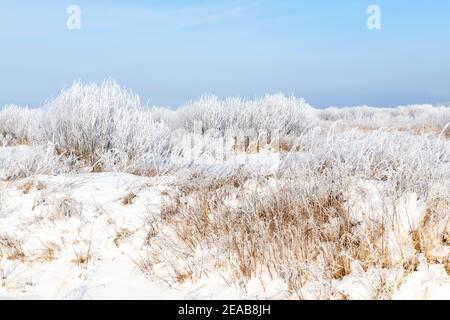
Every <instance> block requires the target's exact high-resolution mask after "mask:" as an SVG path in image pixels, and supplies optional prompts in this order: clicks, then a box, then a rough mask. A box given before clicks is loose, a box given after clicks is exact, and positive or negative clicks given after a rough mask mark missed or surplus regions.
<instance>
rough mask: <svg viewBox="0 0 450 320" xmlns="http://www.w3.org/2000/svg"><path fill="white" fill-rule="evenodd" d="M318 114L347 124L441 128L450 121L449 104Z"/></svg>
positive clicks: (422, 128)
mask: <svg viewBox="0 0 450 320" xmlns="http://www.w3.org/2000/svg"><path fill="white" fill-rule="evenodd" d="M318 117H319V118H320V119H321V120H323V121H325V122H336V121H341V125H342V126H343V127H346V128H355V127H359V128H362V129H379V128H395V129H405V130H409V129H416V130H419V131H420V130H425V131H434V132H439V131H440V130H442V129H444V127H445V126H446V125H447V124H448V123H450V107H449V106H431V105H411V106H402V107H397V108H373V107H368V106H361V107H351V108H328V109H325V110H318Z"/></svg>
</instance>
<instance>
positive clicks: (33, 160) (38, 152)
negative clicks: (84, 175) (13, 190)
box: [0, 144, 80, 180]
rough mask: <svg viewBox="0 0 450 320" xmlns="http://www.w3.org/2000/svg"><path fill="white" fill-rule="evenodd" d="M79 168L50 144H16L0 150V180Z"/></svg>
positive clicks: (64, 171)
mask: <svg viewBox="0 0 450 320" xmlns="http://www.w3.org/2000/svg"><path fill="white" fill-rule="evenodd" d="M77 169H80V163H79V162H76V161H74V159H73V158H71V157H60V156H58V155H57V154H56V152H55V148H54V146H53V145H52V144H48V145H39V146H17V147H8V148H3V149H1V150H0V180H10V179H17V178H24V177H28V176H32V175H37V174H61V173H66V172H70V171H75V170H77Z"/></svg>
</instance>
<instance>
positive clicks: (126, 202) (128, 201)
mask: <svg viewBox="0 0 450 320" xmlns="http://www.w3.org/2000/svg"><path fill="white" fill-rule="evenodd" d="M136 197H137V196H136V195H135V194H134V193H133V192H130V193H128V194H127V195H126V196H125V197H123V199H122V204H123V205H124V206H128V205H132V204H133V202H134V199H135V198H136Z"/></svg>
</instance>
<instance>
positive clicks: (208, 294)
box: [0, 173, 450, 299]
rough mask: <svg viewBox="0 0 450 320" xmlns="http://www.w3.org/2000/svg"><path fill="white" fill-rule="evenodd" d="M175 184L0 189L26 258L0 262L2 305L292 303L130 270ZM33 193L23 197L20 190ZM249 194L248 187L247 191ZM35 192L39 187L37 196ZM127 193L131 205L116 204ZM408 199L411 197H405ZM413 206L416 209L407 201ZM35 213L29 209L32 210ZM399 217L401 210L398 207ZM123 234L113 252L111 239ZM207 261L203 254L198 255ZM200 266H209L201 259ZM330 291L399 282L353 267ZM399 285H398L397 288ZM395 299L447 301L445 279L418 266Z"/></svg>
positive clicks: (91, 178) (136, 181) (270, 288)
mask: <svg viewBox="0 0 450 320" xmlns="http://www.w3.org/2000/svg"><path fill="white" fill-rule="evenodd" d="M174 179H175V178H174V177H155V178H148V177H138V176H133V175H129V174H122V173H90V174H70V175H59V176H44V175H41V176H35V177H30V178H26V179H21V180H17V181H11V182H2V183H1V185H0V187H1V188H2V189H3V192H2V200H1V201H2V207H1V208H2V210H1V214H0V235H3V234H9V235H13V236H15V237H17V238H18V239H21V240H22V241H23V249H24V251H25V252H26V254H27V255H29V256H30V257H31V258H30V259H26V260H24V261H21V260H20V259H18V260H9V259H1V260H0V270H1V274H2V278H3V280H2V281H3V285H1V286H0V298H1V299H17V298H20V299H22V298H27V299H236V298H238V299H239V298H240V299H284V298H289V297H291V296H290V295H289V294H288V288H287V286H286V284H285V283H284V282H283V281H282V280H280V279H276V278H270V277H269V276H268V275H267V276H263V277H261V278H258V279H256V278H255V279H251V280H250V281H249V282H248V283H247V284H246V285H245V287H240V286H238V285H236V284H231V283H230V282H229V281H227V279H226V277H225V276H224V275H223V274H221V273H220V272H217V273H215V274H214V273H210V274H207V275H205V274H204V275H202V276H201V277H199V278H198V279H196V280H195V281H194V282H192V281H185V282H183V283H174V282H173V281H171V280H170V279H169V278H168V276H167V272H166V271H165V270H160V269H158V268H157V267H156V268H155V271H154V272H152V274H150V275H144V274H143V273H142V272H141V271H140V270H139V268H138V267H137V265H136V263H135V262H134V261H136V259H137V258H138V257H137V252H138V251H139V250H138V249H139V247H140V246H141V245H142V239H143V237H144V236H145V230H144V229H143V225H144V223H145V221H146V219H148V218H149V216H150V217H152V216H153V217H155V216H157V215H158V214H159V206H160V205H161V201H162V200H161V199H162V196H161V194H162V192H163V191H164V190H170V189H171V188H172V187H173V186H172V183H173V181H174ZM30 181H32V182H33V187H32V188H31V189H30V190H28V191H27V192H25V193H24V187H23V186H24V184H26V183H28V182H30ZM247 184H248V186H249V187H250V188H254V187H255V185H254V182H248V183H247ZM36 186H45V187H42V189H41V190H37V189H38V188H37V187H36ZM130 192H133V193H134V194H135V195H136V198H135V199H134V202H133V203H132V204H130V205H124V204H123V203H122V199H123V198H124V197H125V196H126V195H127V194H129V193H130ZM411 197H413V196H411ZM61 198H64V199H73V201H74V202H69V204H70V205H71V206H79V207H80V208H82V209H81V210H80V209H79V210H80V212H78V213H74V214H73V215H72V216H70V217H63V218H61V217H56V218H55V219H54V220H53V221H50V220H46V219H45V218H42V217H47V218H48V217H49V216H51V214H52V206H54V204H55V203H57V199H61ZM411 202H412V203H413V205H414V206H415V205H416V204H415V202H414V201H411ZM33 208H34V209H33ZM405 210H406V207H405ZM120 229H127V230H130V233H131V234H130V235H129V236H128V237H127V238H126V239H123V240H122V242H121V243H120V245H119V246H117V245H115V244H114V238H115V237H116V232H117V231H118V230H120ZM44 243H56V244H58V245H59V246H60V248H61V249H60V251H59V252H58V253H56V254H55V258H54V259H51V261H45V260H43V259H38V256H39V252H40V251H39V250H42V248H43V244H44ZM88 246H90V252H91V253H92V258H91V259H92V261H91V262H90V263H88V264H86V265H82V266H81V265H77V264H76V263H74V262H73V260H74V259H75V256H76V254H75V253H76V252H83V250H86V248H88ZM204 254H206V253H204ZM202 259H203V260H204V261H206V262H204V263H207V261H208V258H207V257H202ZM352 270H353V272H352V273H351V274H350V275H347V276H345V277H344V278H343V279H342V280H334V281H333V284H332V288H333V290H334V291H335V292H336V293H339V294H341V295H343V296H345V297H346V298H350V299H373V298H376V295H375V294H376V290H375V288H376V287H377V283H378V282H379V279H380V278H382V277H390V276H391V277H392V276H394V277H399V275H401V274H402V272H400V271H399V270H392V271H386V270H384V271H383V270H368V271H367V272H364V271H363V270H362V269H361V268H360V267H358V265H357V264H355V265H354V266H353V267H352ZM399 282H400V281H399ZM321 286H323V283H315V284H314V283H306V284H305V286H304V288H303V289H302V296H303V298H319V297H320V296H321ZM393 297H394V298H395V299H422V298H429V299H437V298H442V299H448V298H450V277H449V276H448V274H447V273H446V271H445V269H443V267H442V265H426V264H424V263H422V264H421V265H420V267H419V268H418V270H417V271H415V272H412V273H411V274H409V275H407V276H406V277H404V279H403V281H401V283H400V285H399V287H398V289H396V290H394V293H393Z"/></svg>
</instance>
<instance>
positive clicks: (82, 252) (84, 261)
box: [72, 241, 94, 267]
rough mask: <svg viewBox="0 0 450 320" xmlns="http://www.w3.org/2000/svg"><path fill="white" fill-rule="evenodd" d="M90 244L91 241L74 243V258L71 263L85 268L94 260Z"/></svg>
mask: <svg viewBox="0 0 450 320" xmlns="http://www.w3.org/2000/svg"><path fill="white" fill-rule="evenodd" d="M91 244H92V242H91V241H76V243H75V244H74V246H73V251H74V253H75V258H74V259H72V263H74V264H76V265H77V266H80V267H86V266H87V265H88V264H89V263H90V262H91V261H92V260H93V259H94V255H93V253H92V251H91Z"/></svg>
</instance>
